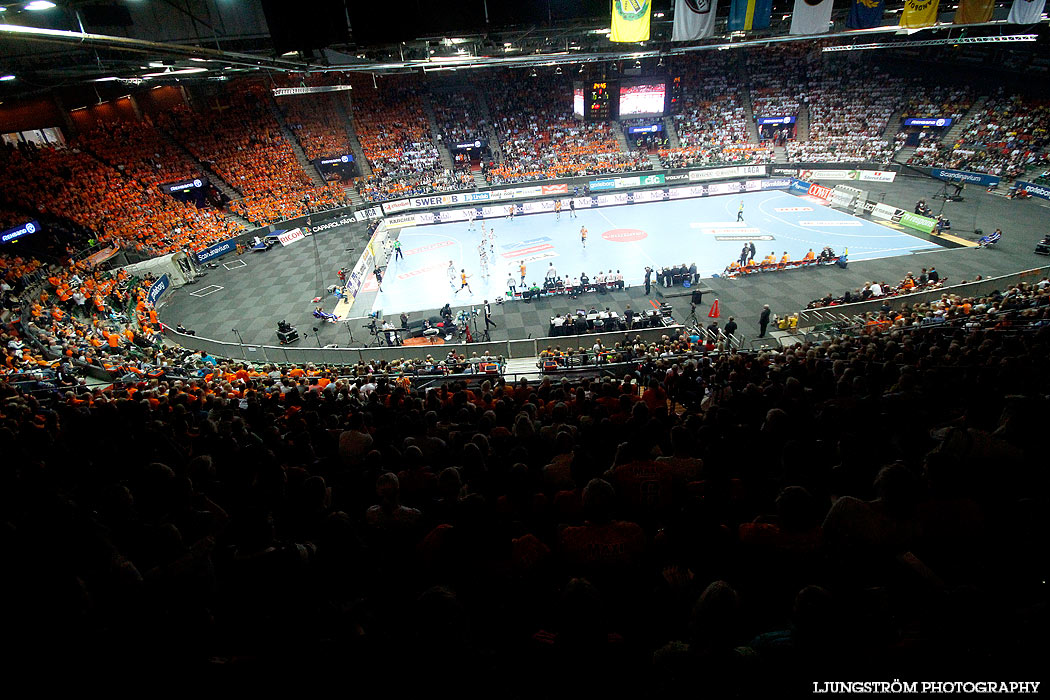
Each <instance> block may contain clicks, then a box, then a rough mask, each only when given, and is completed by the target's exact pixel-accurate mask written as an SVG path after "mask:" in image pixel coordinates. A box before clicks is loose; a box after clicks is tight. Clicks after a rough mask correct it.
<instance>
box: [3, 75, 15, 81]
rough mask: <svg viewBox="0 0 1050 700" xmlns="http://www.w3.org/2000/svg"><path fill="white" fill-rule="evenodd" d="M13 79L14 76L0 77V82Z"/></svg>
mask: <svg viewBox="0 0 1050 700" xmlns="http://www.w3.org/2000/svg"><path fill="white" fill-rule="evenodd" d="M14 79H15V76H13V75H0V80H2V81H4V82H7V81H8V80H14Z"/></svg>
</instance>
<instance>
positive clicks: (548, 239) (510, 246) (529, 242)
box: [500, 236, 554, 250]
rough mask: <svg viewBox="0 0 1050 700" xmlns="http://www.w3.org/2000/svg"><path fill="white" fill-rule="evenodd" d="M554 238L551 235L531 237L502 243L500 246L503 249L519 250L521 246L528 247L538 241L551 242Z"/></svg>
mask: <svg viewBox="0 0 1050 700" xmlns="http://www.w3.org/2000/svg"><path fill="white" fill-rule="evenodd" d="M552 240H554V239H552V238H551V237H550V236H541V237H539V238H530V239H529V240H527V241H518V242H517V243H508V244H505V245H501V246H500V248H502V249H503V250H517V249H519V248H528V247H529V246H534V245H536V244H537V243H550V242H551V241H552Z"/></svg>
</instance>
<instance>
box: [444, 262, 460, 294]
mask: <svg viewBox="0 0 1050 700" xmlns="http://www.w3.org/2000/svg"><path fill="white" fill-rule="evenodd" d="M446 274H448V283H449V285H451V287H452V288H453V289H455V288H456V276H457V274H458V273H457V272H456V266H455V265H454V264H453V262H452V261H451V260H449V261H448V269H447V270H446Z"/></svg>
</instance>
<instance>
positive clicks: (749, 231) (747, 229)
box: [700, 226, 762, 237]
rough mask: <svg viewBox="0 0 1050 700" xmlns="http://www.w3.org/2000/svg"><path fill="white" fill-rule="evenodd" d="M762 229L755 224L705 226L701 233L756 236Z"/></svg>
mask: <svg viewBox="0 0 1050 700" xmlns="http://www.w3.org/2000/svg"><path fill="white" fill-rule="evenodd" d="M761 232H762V231H761V230H760V229H757V228H755V227H754V226H744V227H742V228H729V227H726V228H705V229H701V230H700V233H702V234H704V235H705V236H746V237H751V236H756V235H758V234H759V233H761Z"/></svg>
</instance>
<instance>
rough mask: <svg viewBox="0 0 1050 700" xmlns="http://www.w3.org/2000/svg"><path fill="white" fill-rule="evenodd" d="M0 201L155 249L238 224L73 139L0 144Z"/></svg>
mask: <svg viewBox="0 0 1050 700" xmlns="http://www.w3.org/2000/svg"><path fill="white" fill-rule="evenodd" d="M93 143H94V144H95V145H96V146H98V145H101V144H102V143H103V142H102V140H100V139H95V140H94V141H93ZM0 200H3V201H5V202H7V203H9V204H10V205H15V206H18V207H20V208H32V209H33V210H35V211H36V212H39V213H40V214H42V215H45V216H48V217H58V218H63V219H68V220H70V221H72V222H74V223H76V224H77V225H79V226H81V227H83V228H86V229H91V230H94V231H96V232H97V235H98V240H100V241H102V242H107V243H108V242H115V243H119V244H121V245H124V246H129V247H133V248H137V249H142V250H145V251H148V252H153V253H157V254H160V253H167V252H172V251H176V250H180V249H182V248H183V247H185V246H192V247H203V246H206V245H208V244H210V243H213V242H215V241H220V240H223V239H225V238H229V237H230V236H232V235H234V234H236V233H237V232H239V231H240V230H242V229H243V227H242V226H239V225H238V224H236V223H234V222H232V221H229V220H227V219H226V218H224V217H223V216H222V215H221V214H220V213H218V212H216V211H214V210H211V209H198V208H197V207H196V206H194V205H192V204H187V203H184V202H180V201H178V200H176V199H174V198H172V197H170V196H168V195H167V194H165V193H163V192H161V191H160V190H159V189H157V187H155V186H153V185H152V184H148V183H145V182H143V181H140V180H138V179H136V178H135V177H133V176H131V175H130V174H127V173H124V172H121V171H120V170H118V169H117V168H116V167H113V166H111V165H109V164H107V163H104V162H102V161H101V160H99V158H98V157H96V156H95V155H93V154H91V153H89V152H87V151H85V150H81V149H80V148H79V146H78V144H77V142H75V141H74V142H73V143H72V144H71V146H70V147H69V148H52V147H43V148H21V149H15V148H2V149H0Z"/></svg>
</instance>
